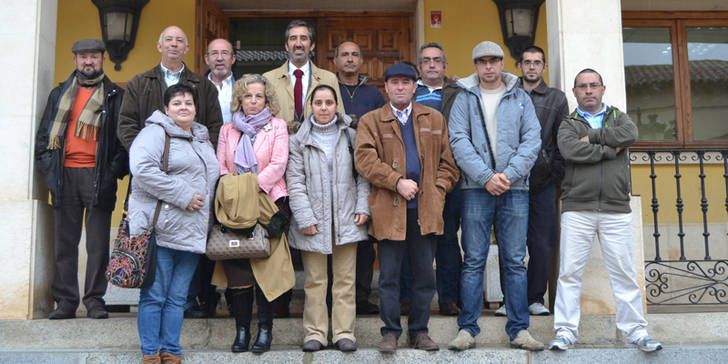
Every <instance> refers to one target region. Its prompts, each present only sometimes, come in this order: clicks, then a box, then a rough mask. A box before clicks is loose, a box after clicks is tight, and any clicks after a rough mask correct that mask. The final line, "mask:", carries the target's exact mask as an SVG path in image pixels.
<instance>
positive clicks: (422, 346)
mask: <svg viewBox="0 0 728 364" xmlns="http://www.w3.org/2000/svg"><path fill="white" fill-rule="evenodd" d="M409 345H410V347H411V348H414V349H419V350H426V351H437V350H440V347H439V346H437V343H436V342H434V341H432V339H431V338H430V336H429V335H427V333H425V332H421V333H419V334H417V336H415V338H414V340H413V339H412V338H410V341H409Z"/></svg>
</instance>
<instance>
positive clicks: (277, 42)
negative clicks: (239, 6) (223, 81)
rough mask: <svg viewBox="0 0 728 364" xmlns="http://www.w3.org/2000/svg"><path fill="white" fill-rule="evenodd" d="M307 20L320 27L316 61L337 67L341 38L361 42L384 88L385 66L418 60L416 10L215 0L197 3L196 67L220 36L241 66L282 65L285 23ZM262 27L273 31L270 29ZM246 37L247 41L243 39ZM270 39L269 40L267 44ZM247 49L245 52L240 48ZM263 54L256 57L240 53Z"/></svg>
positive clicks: (368, 70)
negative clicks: (231, 7) (251, 7)
mask: <svg viewBox="0 0 728 364" xmlns="http://www.w3.org/2000/svg"><path fill="white" fill-rule="evenodd" d="M293 19H304V20H306V21H307V22H309V23H310V24H311V25H312V26H313V27H314V29H315V30H316V48H315V50H314V52H313V60H314V63H315V64H316V65H317V66H318V67H321V68H324V69H327V70H329V71H332V72H336V67H335V65H334V50H335V48H336V45H338V44H339V42H341V41H342V40H345V39H351V40H354V41H356V42H357V43H358V44H359V46H360V47H361V51H362V56H363V60H364V64H363V65H362V68H361V73H362V74H365V75H367V76H368V77H369V79H370V81H369V84H370V85H373V86H376V87H379V88H380V89H382V90H383V85H384V71H385V70H386V68H387V67H389V66H390V65H392V64H394V63H397V62H403V61H410V62H412V63H416V60H415V59H414V55H415V50H414V35H413V14H412V13H364V12H361V13H349V12H298V13H291V12H274V11H266V12H253V13H250V12H245V13H234V12H232V13H226V12H223V11H222V10H220V9H219V8H218V7H217V6H216V5H215V4H214V3H213V2H212V0H198V2H197V29H196V41H197V43H196V44H197V45H198V46H197V47H196V49H197V63H196V65H197V70H199V71H200V72H202V71H203V70H205V69H206V66H205V63H204V54H205V50H206V45H207V44H208V43H209V42H210V41H211V40H212V39H215V38H225V39H229V40H230V41H231V43H232V44H233V45H234V46H235V47H236V51H238V52H239V53H238V54H239V57H238V58H239V59H238V62H236V64H235V66H234V67H235V68H236V69H237V70H240V71H243V72H246V71H247V72H262V71H263V70H269V69H272V68H275V67H278V66H280V65H281V64H282V63H283V62H284V60H283V59H282V57H283V56H285V54H284V52H285V47H284V36H283V34H284V31H285V25H286V24H287V23H288V22H289V21H290V20H293ZM263 32H268V33H274V34H266V33H263ZM241 39H242V41H241ZM266 42H267V43H266ZM240 52H244V53H240ZM243 54H245V55H248V54H256V55H259V54H264V55H265V56H258V57H257V58H256V59H255V60H253V59H248V58H246V57H240V55H243Z"/></svg>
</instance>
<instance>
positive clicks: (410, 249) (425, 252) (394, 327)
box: [379, 209, 437, 338]
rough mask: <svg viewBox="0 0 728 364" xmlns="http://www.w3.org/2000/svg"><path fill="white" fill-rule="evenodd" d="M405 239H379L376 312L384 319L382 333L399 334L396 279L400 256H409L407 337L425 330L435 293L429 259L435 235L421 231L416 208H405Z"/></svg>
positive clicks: (432, 252)
mask: <svg viewBox="0 0 728 364" xmlns="http://www.w3.org/2000/svg"><path fill="white" fill-rule="evenodd" d="M405 239H406V240H405V241H393V240H382V241H380V242H379V301H380V307H379V308H380V316H381V318H382V321H383V322H384V327H382V329H381V334H382V336H384V335H386V334H393V335H394V336H396V337H399V336H400V335H401V334H402V325H401V324H400V312H399V302H400V300H399V292H400V291H399V282H400V273H401V265H402V260H403V259H404V257H409V260H410V264H411V265H410V266H411V268H412V273H413V275H414V276H415V277H417V278H416V279H413V280H412V291H411V297H410V298H411V300H412V306H411V307H412V308H411V309H410V314H409V317H408V318H407V325H408V331H409V337H410V338H414V337H416V336H417V334H419V333H421V332H425V333H426V332H427V323H428V322H429V321H430V303H431V302H432V297H434V296H435V272H434V271H433V270H432V261H433V260H434V257H435V248H436V247H437V245H436V244H437V238H436V237H435V235H432V234H428V235H422V234H421V233H420V227H419V224H418V222H417V209H407V234H406V237H405Z"/></svg>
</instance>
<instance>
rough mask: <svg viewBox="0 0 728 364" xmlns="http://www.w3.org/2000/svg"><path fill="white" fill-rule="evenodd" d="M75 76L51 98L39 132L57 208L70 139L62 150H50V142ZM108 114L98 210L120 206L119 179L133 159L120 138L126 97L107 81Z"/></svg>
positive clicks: (101, 138) (42, 162) (41, 162)
mask: <svg viewBox="0 0 728 364" xmlns="http://www.w3.org/2000/svg"><path fill="white" fill-rule="evenodd" d="M74 75H75V73H74V74H71V76H70V77H69V78H68V80H66V81H65V82H63V83H61V84H60V85H58V87H56V88H54V89H53V90H52V91H51V93H50V95H49V96H48V102H47V103H46V107H45V111H44V112H43V118H42V119H41V122H40V126H39V127H38V132H37V133H36V134H35V160H36V166H37V168H38V170H39V171H40V172H41V173H43V175H44V176H45V179H46V184H47V185H48V189H50V191H51V198H52V203H53V206H54V207H58V206H60V204H61V203H62V201H63V160H64V158H65V150H66V138H65V136H64V138H62V142H61V147H60V148H58V149H54V150H48V139H49V134H50V132H51V128H52V127H53V120H54V119H55V117H56V113H57V112H58V103H59V101H60V99H61V95H63V92H64V91H65V89H66V88H68V87H70V86H71V81H72V79H73V77H74ZM102 82H103V83H104V92H105V93H106V95H104V110H102V114H101V127H100V128H99V134H98V142H97V145H96V180H95V181H94V200H93V204H94V206H95V207H98V208H103V209H108V210H112V209H113V208H114V206H115V205H116V187H117V185H116V182H117V181H116V179H117V178H122V177H124V175H126V174H127V173H128V172H129V156H128V154H127V152H126V150H125V149H124V147H122V146H121V143H120V142H119V139H118V138H117V137H116V125H117V122H118V118H119V109H120V108H121V99H122V97H123V95H124V90H122V89H121V88H120V87H119V86H118V85H116V84H115V83H113V82H111V80H109V78H108V77H104V79H103V81H102Z"/></svg>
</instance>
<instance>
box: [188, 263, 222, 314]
mask: <svg viewBox="0 0 728 364" xmlns="http://www.w3.org/2000/svg"><path fill="white" fill-rule="evenodd" d="M214 272H215V262H213V261H212V260H210V259H209V258H207V256H206V255H205V254H202V255H200V261H199V263H198V264H197V269H196V270H195V275H194V276H192V281H190V288H189V291H188V293H187V302H186V303H185V310H187V309H188V308H190V307H194V306H195V303H199V304H200V306H202V307H201V308H202V309H204V310H205V311H207V312H208V314H214V312H215V307H210V305H216V303H217V299H216V297H215V295H216V294H217V292H216V291H215V286H213V285H211V284H210V281H211V280H212V274H213V273H214Z"/></svg>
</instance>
